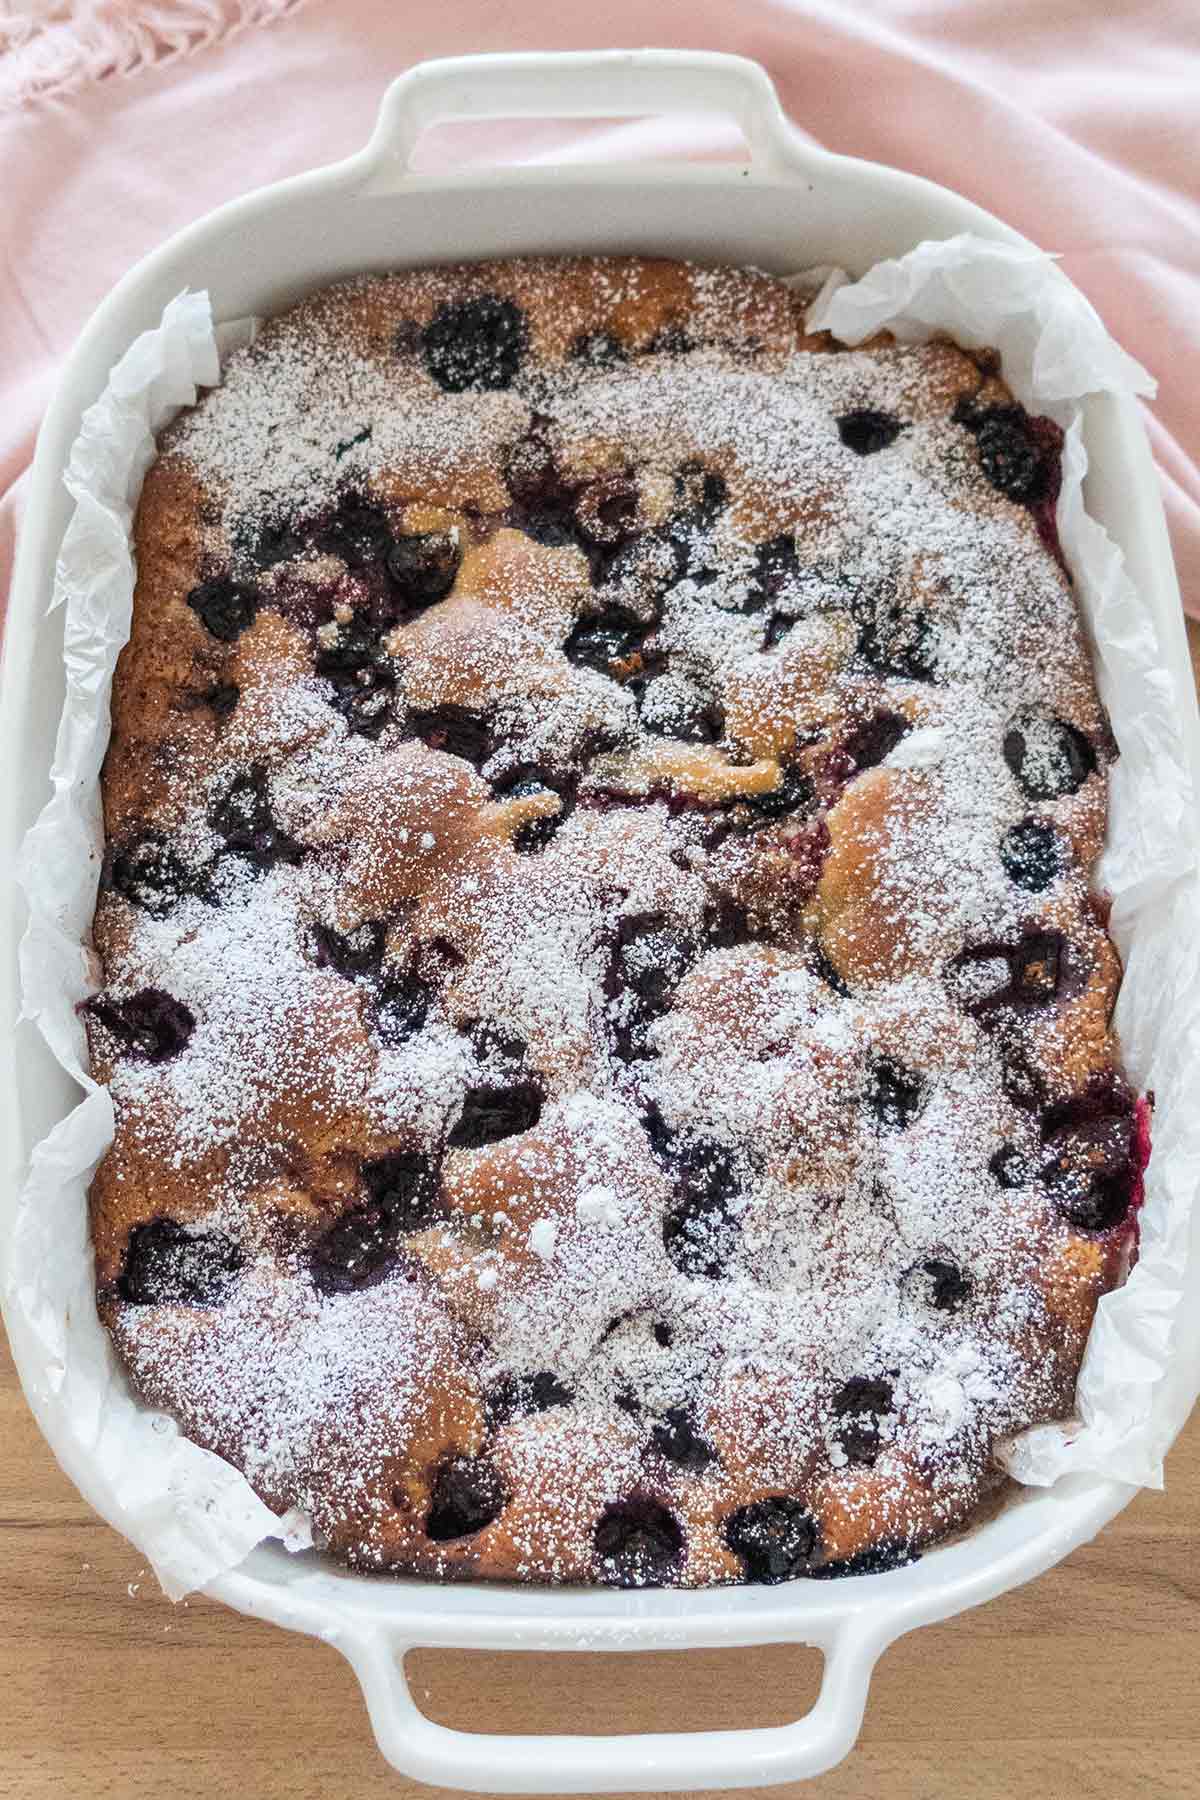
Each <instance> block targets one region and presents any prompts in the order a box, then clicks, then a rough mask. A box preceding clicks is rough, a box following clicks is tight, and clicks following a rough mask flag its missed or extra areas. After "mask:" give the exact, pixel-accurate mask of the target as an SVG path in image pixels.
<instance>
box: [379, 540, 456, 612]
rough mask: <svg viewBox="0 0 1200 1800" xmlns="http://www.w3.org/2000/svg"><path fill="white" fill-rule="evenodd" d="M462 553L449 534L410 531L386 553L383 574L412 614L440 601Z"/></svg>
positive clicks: (450, 584) (453, 575) (446, 590)
mask: <svg viewBox="0 0 1200 1800" xmlns="http://www.w3.org/2000/svg"><path fill="white" fill-rule="evenodd" d="M461 562H462V550H461V548H460V546H459V543H458V540H457V538H456V536H454V535H453V534H452V533H451V532H449V531H411V532H408V533H407V534H406V535H405V536H403V537H398V538H396V539H395V540H394V541H393V543H392V547H391V549H390V550H389V551H388V553H387V572H388V574H389V575H390V576H391V579H392V580H393V582H394V583H395V584H396V587H397V588H398V589H399V591H400V596H401V598H402V600H403V601H404V604H405V606H407V607H408V608H410V609H411V610H413V611H416V610H418V609H419V608H421V607H425V606H432V605H433V604H434V603H435V601H438V600H444V599H445V597H446V595H447V594H448V593H449V592H450V590H451V588H452V587H453V586H454V583H455V580H456V579H457V577H458V570H459V565H460V564H461Z"/></svg>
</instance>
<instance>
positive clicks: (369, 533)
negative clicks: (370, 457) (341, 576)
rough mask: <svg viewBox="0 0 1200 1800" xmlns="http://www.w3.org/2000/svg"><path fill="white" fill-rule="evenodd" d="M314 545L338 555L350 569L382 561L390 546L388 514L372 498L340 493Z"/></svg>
mask: <svg viewBox="0 0 1200 1800" xmlns="http://www.w3.org/2000/svg"><path fill="white" fill-rule="evenodd" d="M317 547H318V549H320V550H323V551H324V552H325V553H326V555H328V556H338V557H340V558H341V560H342V561H343V562H344V563H345V564H346V566H347V568H350V569H372V568H376V567H378V566H379V565H380V564H382V563H384V562H385V561H386V559H387V555H388V552H389V550H390V549H391V547H392V528H391V526H390V525H389V524H388V520H387V514H386V513H385V512H384V511H383V508H382V507H380V506H376V505H375V504H374V502H373V501H370V500H363V499H361V498H360V497H359V496H358V495H357V494H343V495H342V496H341V498H340V499H339V500H338V503H337V506H336V507H335V508H334V511H333V513H332V515H331V516H330V517H329V519H328V520H327V521H326V523H325V525H324V527H323V528H322V529H321V531H320V532H319V533H318V535H317Z"/></svg>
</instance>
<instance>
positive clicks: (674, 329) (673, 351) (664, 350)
mask: <svg viewBox="0 0 1200 1800" xmlns="http://www.w3.org/2000/svg"><path fill="white" fill-rule="evenodd" d="M695 348H696V341H695V339H694V338H693V337H691V336H690V335H689V334H688V333H687V332H686V331H685V330H684V328H683V326H682V325H680V324H679V323H678V321H677V320H675V319H669V320H668V321H667V323H666V324H665V325H661V326H660V327H659V329H658V330H657V331H656V332H655V333H654V336H653V337H652V338H651V339H650V340H649V342H648V343H647V344H646V349H647V350H648V351H649V352H650V354H651V355H652V356H686V355H687V354H688V352H689V351H691V350H694V349H695Z"/></svg>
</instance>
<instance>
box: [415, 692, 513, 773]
mask: <svg viewBox="0 0 1200 1800" xmlns="http://www.w3.org/2000/svg"><path fill="white" fill-rule="evenodd" d="M405 728H406V731H407V733H408V735H409V736H410V737H419V738H423V739H424V741H425V742H426V743H427V744H428V746H429V748H430V749H431V750H444V751H445V753H446V755H447V756H461V757H462V759H463V761H464V762H469V763H471V764H472V765H473V766H474V767H475V768H476V769H478V768H479V767H481V765H482V764H483V763H485V762H486V761H487V759H488V757H489V756H490V755H491V754H492V751H493V749H494V748H495V745H494V744H493V742H492V728H491V724H490V721H489V720H488V718H487V716H486V715H485V714H483V713H477V712H472V710H471V708H470V707H468V706H455V705H453V704H452V703H450V702H448V701H447V702H445V703H444V704H443V705H441V706H433V707H429V708H427V709H421V708H416V709H414V710H413V711H412V712H410V713H409V715H408V718H407V720H406V726H405Z"/></svg>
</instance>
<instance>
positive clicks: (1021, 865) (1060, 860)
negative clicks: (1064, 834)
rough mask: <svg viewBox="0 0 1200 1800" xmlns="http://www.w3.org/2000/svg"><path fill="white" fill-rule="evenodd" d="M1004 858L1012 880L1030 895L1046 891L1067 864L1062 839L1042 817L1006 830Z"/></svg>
mask: <svg viewBox="0 0 1200 1800" xmlns="http://www.w3.org/2000/svg"><path fill="white" fill-rule="evenodd" d="M1000 861H1001V863H1002V864H1003V866H1004V873H1005V874H1006V875H1007V876H1008V879H1009V880H1010V881H1011V882H1012V883H1013V884H1014V885H1015V886H1016V887H1019V888H1024V889H1025V891H1026V893H1029V894H1040V893H1042V892H1043V891H1044V890H1045V889H1046V888H1048V887H1049V886H1050V884H1051V883H1052V882H1054V881H1057V880H1058V877H1059V876H1060V875H1061V874H1062V872H1063V869H1064V867H1065V866H1066V856H1065V854H1064V850H1063V844H1062V840H1061V838H1060V837H1059V835H1058V833H1057V832H1056V831H1055V829H1054V827H1053V825H1047V824H1046V823H1045V822H1044V821H1043V820H1041V819H1022V821H1021V823H1020V824H1019V825H1014V826H1012V827H1011V829H1010V830H1009V831H1007V832H1006V833H1005V835H1004V841H1003V842H1002V844H1001V845H1000Z"/></svg>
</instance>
